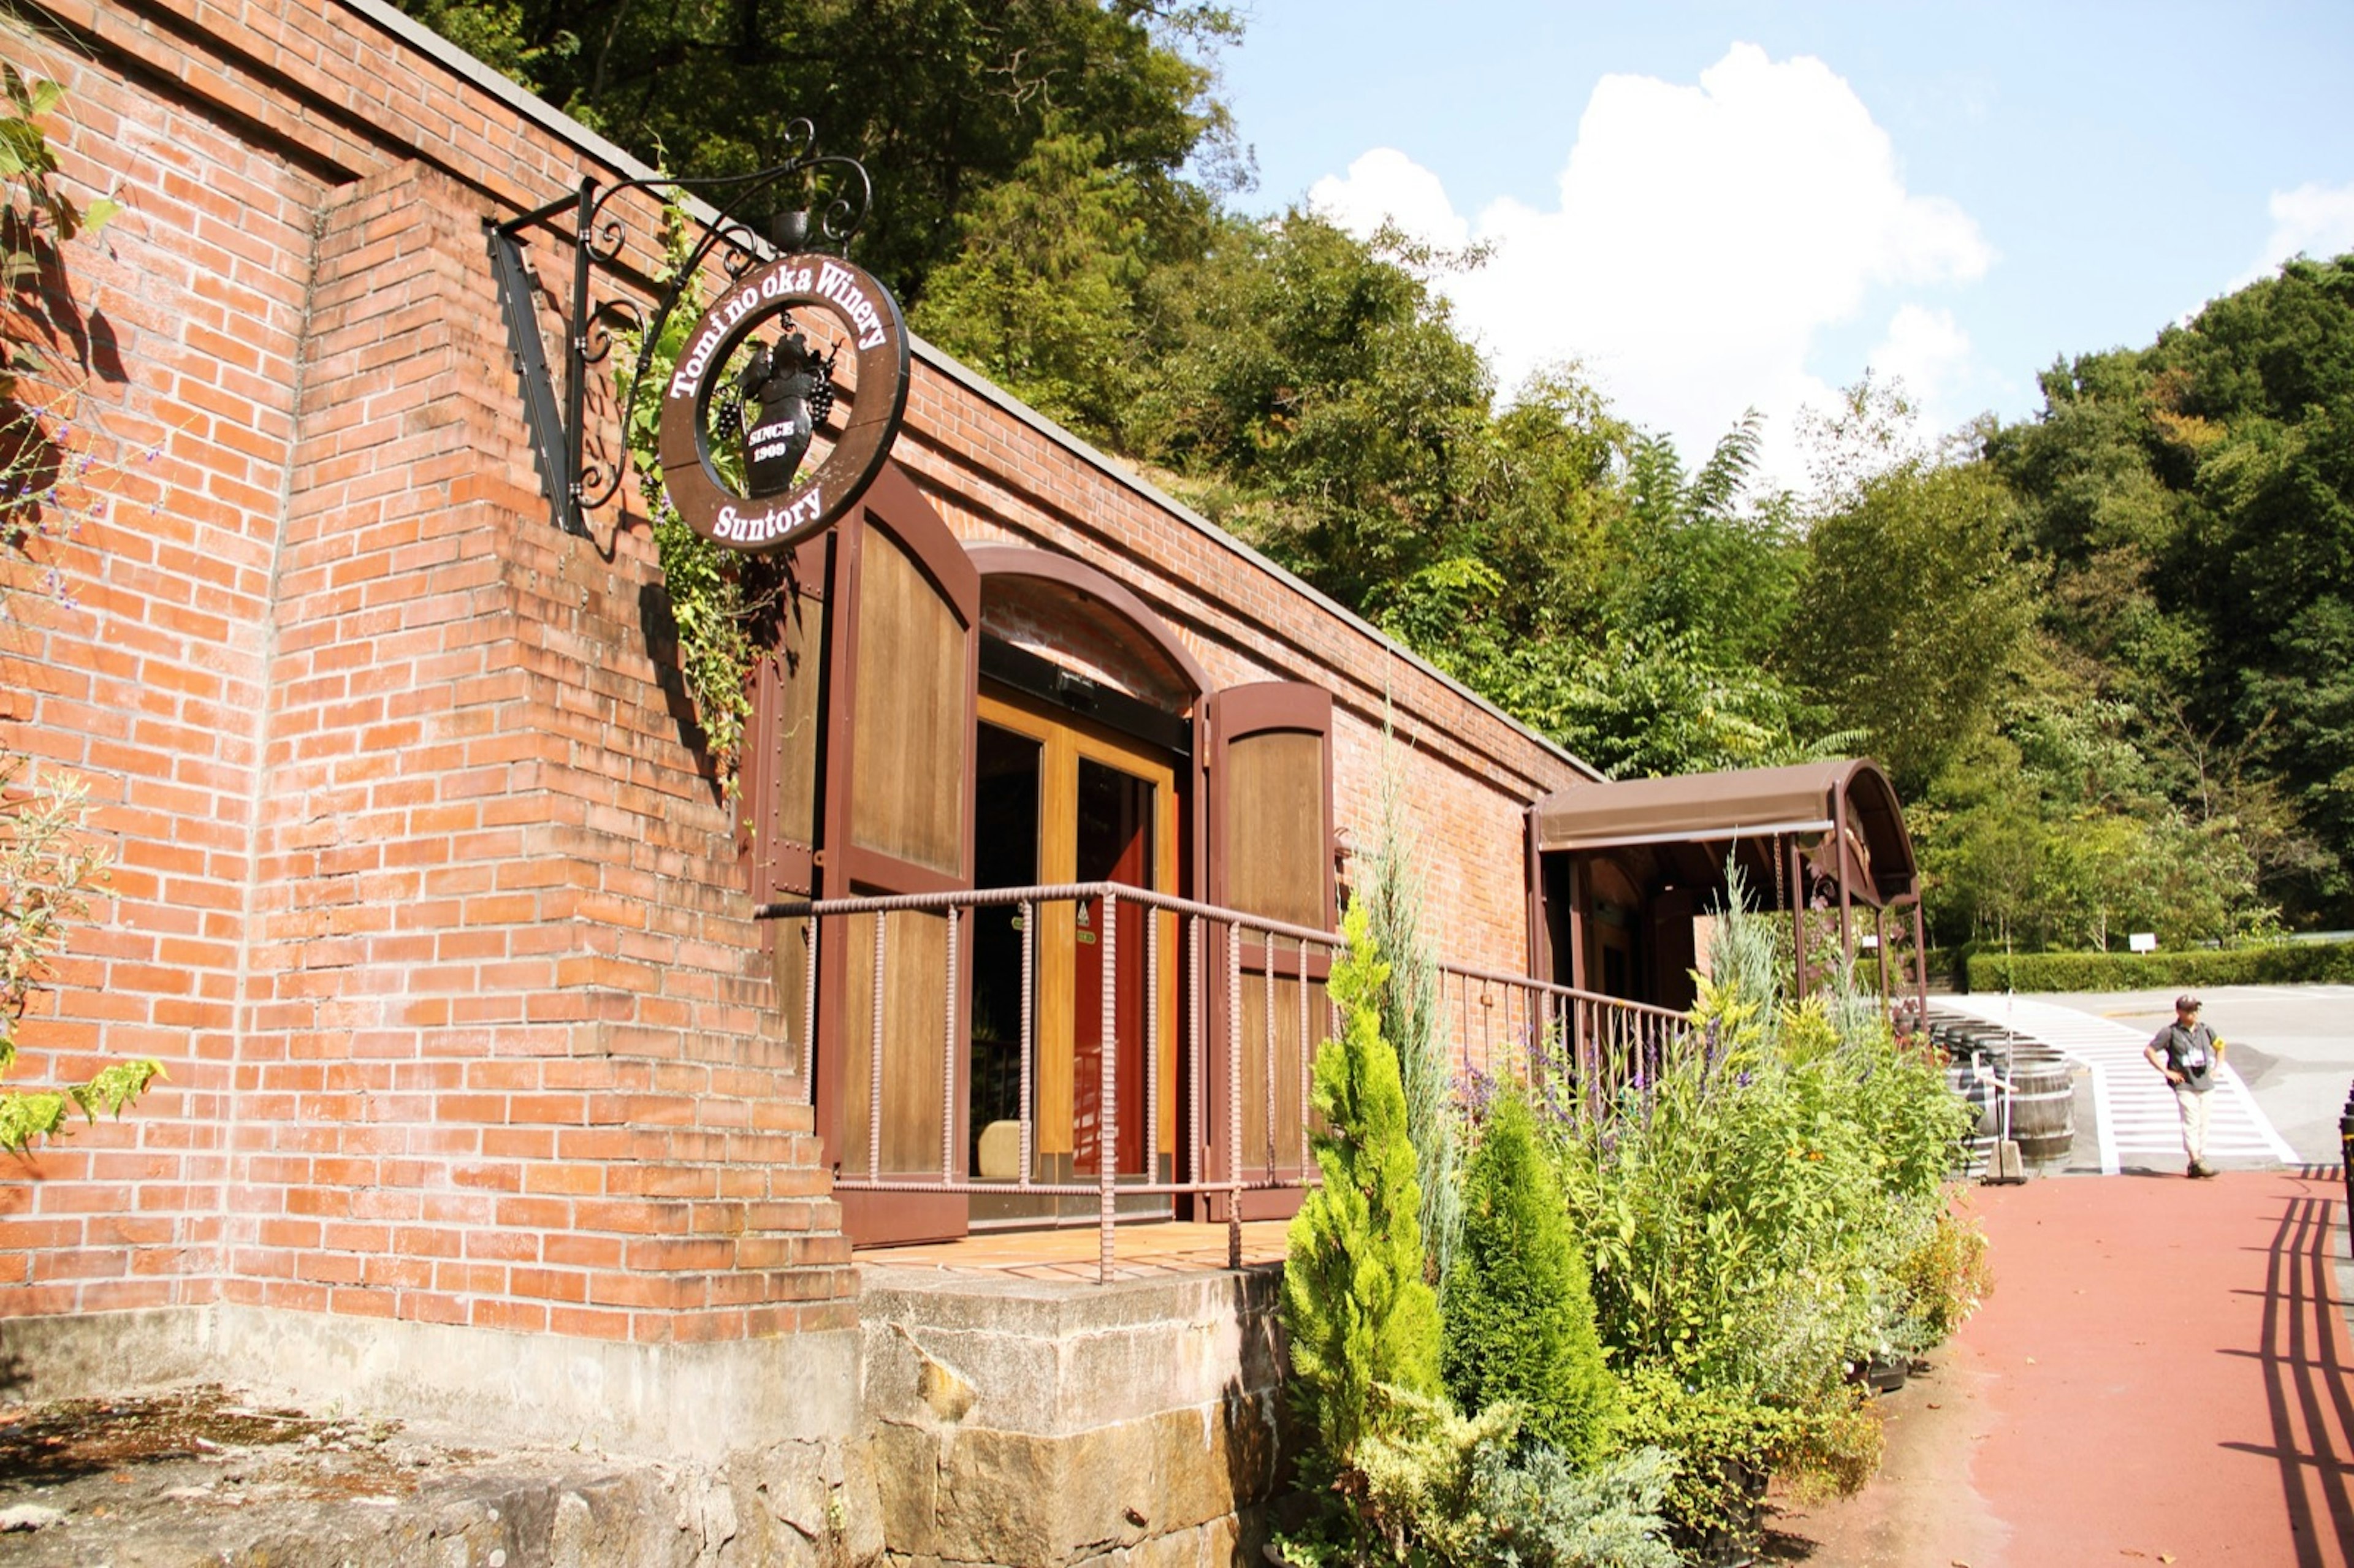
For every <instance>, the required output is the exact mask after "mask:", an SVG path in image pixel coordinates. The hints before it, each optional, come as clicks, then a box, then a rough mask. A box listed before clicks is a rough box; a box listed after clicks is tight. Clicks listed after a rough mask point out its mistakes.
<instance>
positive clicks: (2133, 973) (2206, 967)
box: [1966, 942, 2354, 991]
mask: <svg viewBox="0 0 2354 1568" xmlns="http://www.w3.org/2000/svg"><path fill="white" fill-rule="evenodd" d="M1966 967H1967V977H1968V989H1969V990H1971V991H2165V990H2169V989H2171V988H2173V987H2176V986H2218V985H2298V984H2313V983H2329V984H2337V985H2345V984H2348V983H2349V982H2354V942H2279V943H2267V944H2265V945H2264V946H2262V947H2252V948H2188V949H2184V950H2181V951H2177V952H2167V953H1973V954H1971V955H1970V958H1969V962H1968V964H1967V966H1966Z"/></svg>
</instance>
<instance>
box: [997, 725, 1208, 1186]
mask: <svg viewBox="0 0 2354 1568" xmlns="http://www.w3.org/2000/svg"><path fill="white" fill-rule="evenodd" d="M979 720H980V722H979V725H978V734H977V737H976V738H977V747H976V757H977V762H978V766H977V768H976V775H977V778H976V786H975V788H976V794H975V800H974V806H975V810H974V815H973V825H974V851H975V853H974V883H975V885H976V886H978V887H981V888H996V887H1021V886H1029V885H1052V884H1057V883H1072V882H1115V883H1123V884H1126V885H1129V886H1134V887H1142V888H1151V889H1156V890H1168V891H1173V890H1174V889H1175V887H1176V885H1177V815H1176V812H1177V800H1176V782H1175V774H1174V769H1173V767H1172V759H1169V758H1162V757H1161V756H1159V755H1156V754H1155V753H1154V752H1153V751H1152V750H1151V749H1150V748H1149V747H1141V746H1140V745H1139V744H1137V743H1136V742H1133V741H1130V740H1128V739H1126V738H1125V737H1122V736H1118V735H1115V734H1113V733H1111V732H1109V731H1107V730H1103V729H1101V728H1100V727H1098V726H1094V725H1091V724H1089V723H1088V722H1087V720H1085V719H1083V718H1081V717H1080V716H1079V715H1076V714H1071V713H1067V712H1064V711H1061V710H1057V709H1055V708H1053V707H1051V706H1048V705H1044V704H1042V703H1037V702H1035V701H1034V700H1031V699H1027V698H1014V697H1013V696H1010V695H997V694H990V693H987V692H984V693H983V694H981V701H980V706H979ZM1031 918H1032V919H1034V921H1035V922H1036V927H1037V928H1036V930H1035V931H1034V932H1029V931H1025V930H1024V928H1023V924H1022V920H1023V916H1022V913H1021V910H1020V908H1019V906H1002V907H997V908H984V909H981V910H980V911H978V912H977V913H976V914H975V916H974V918H973V930H972V946H971V952H972V966H971V975H970V983H971V986H972V1007H971V1019H972V1031H971V1061H970V1080H969V1081H970V1091H969V1093H970V1102H969V1107H968V1108H969V1110H970V1139H971V1147H970V1150H968V1154H969V1157H970V1166H969V1169H970V1171H971V1172H972V1174H973V1175H974V1177H975V1178H976V1179H980V1180H984V1181H1005V1180H1011V1179H1013V1178H1014V1177H1015V1176H1016V1175H1017V1174H1018V1173H1019V1172H1020V1171H1021V1168H1022V1166H1021V1116H1022V1108H1023V1097H1022V1073H1021V1041H1022V1007H1023V980H1022V961H1023V944H1024V941H1025V939H1026V938H1034V941H1035V947H1034V970H1033V974H1032V977H1031V985H1030V998H1031V1031H1032V1056H1031V1075H1030V1098H1029V1106H1030V1111H1031V1117H1032V1124H1031V1160H1030V1171H1031V1175H1032V1177H1033V1179H1034V1180H1036V1181H1090V1180H1093V1179H1094V1178H1095V1177H1097V1175H1098V1174H1099V1172H1100V1171H1101V1170H1102V1165H1101V1160H1102V1159H1103V1157H1104V1143H1105V1139H1104V1138H1103V1123H1104V1114H1103V1113H1104V1102H1103V1059H1104V1045H1105V1041H1104V1022H1105V1012H1104V1005H1103V1002H1104V993H1103V987H1104V983H1105V980H1106V978H1107V977H1106V969H1105V965H1104V963H1103V953H1104V950H1105V947H1106V943H1105V937H1106V935H1107V932H1106V931H1105V928H1104V910H1103V900H1102V899H1101V898H1100V897H1097V898H1089V899H1087V900H1084V901H1063V902H1059V903H1052V904H1045V905H1042V906H1036V907H1034V910H1033V912H1032V915H1031ZM1154 921H1158V922H1159V923H1160V926H1161V930H1160V942H1161V964H1160V969H1161V974H1160V977H1159V980H1160V983H1159V985H1158V986H1157V987H1155V986H1152V985H1151V984H1150V966H1149V965H1148V962H1147V948H1148V945H1149V938H1150V932H1151V924H1152V922H1154ZM1118 922H1119V925H1118V929H1117V930H1116V931H1115V932H1112V933H1109V934H1110V935H1111V936H1113V937H1114V938H1115V940H1114V941H1113V942H1112V943H1111V944H1110V946H1111V948H1112V949H1113V964H1112V966H1111V969H1110V975H1109V979H1110V980H1111V983H1112V987H1113V991H1112V1009H1111V1025H1112V1032H1113V1039H1114V1041H1115V1042H1116V1044H1117V1048H1116V1050H1115V1051H1114V1053H1113V1072H1114V1089H1115V1093H1116V1097H1117V1098H1116V1104H1117V1107H1118V1113H1117V1117H1116V1118H1115V1127H1116V1132H1115V1136H1114V1138H1113V1139H1112V1140H1111V1157H1112V1160H1113V1170H1114V1171H1115V1172H1116V1173H1117V1174H1118V1175H1119V1176H1122V1177H1127V1178H1132V1179H1139V1180H1141V1179H1143V1178H1145V1177H1146V1176H1147V1175H1148V1174H1150V1173H1151V1172H1153V1171H1167V1170H1169V1169H1170V1168H1171V1166H1172V1160H1173V1151H1174V1150H1175V1147H1176V1118H1175V1115H1174V1107H1175V1094H1174V1090H1175V1084H1176V1038H1177V1034H1176V998H1177V984H1176V978H1177V968H1178V966H1177V957H1178V955H1177V946H1176V929H1177V927H1176V922H1175V918H1174V916H1169V915H1165V914H1155V913H1152V912H1149V911H1147V910H1145V909H1144V908H1142V907H1141V906H1139V905H1137V904H1135V903H1132V902H1128V901H1122V903H1121V904H1120V906H1119V914H1118ZM1149 1025H1157V1029H1158V1038H1159V1043H1160V1050H1159V1068H1160V1070H1159V1072H1158V1073H1157V1074H1155V1075H1152V1076H1154V1077H1157V1079H1158V1082H1157V1083H1153V1084H1151V1085H1150V1089H1148V1072H1147V1061H1146V1041H1147V1038H1148V1034H1149V1033H1150V1029H1149V1027H1148V1026H1149ZM1148 1093H1150V1095H1151V1096H1152V1097H1153V1098H1154V1100H1155V1102H1156V1103H1155V1104H1154V1106H1153V1107H1152V1108H1153V1109H1154V1110H1155V1112H1156V1113H1157V1114H1156V1115H1155V1117H1154V1118H1153V1126H1152V1127H1151V1128H1150V1132H1151V1135H1152V1136H1151V1137H1150V1142H1151V1143H1152V1144H1153V1145H1154V1146H1155V1147H1153V1148H1152V1149H1151V1150H1149V1151H1148V1150H1147V1147H1146V1145H1147V1142H1148V1128H1147V1118H1146V1110H1147V1095H1148ZM1121 1209H1122V1212H1123V1213H1130V1212H1133V1213H1139V1214H1143V1213H1167V1212H1168V1209H1169V1204H1168V1202H1167V1201H1166V1200H1165V1199H1155V1200H1150V1201H1147V1200H1145V1199H1143V1198H1141V1197H1140V1198H1138V1199H1135V1200H1129V1201H1125V1202H1122V1204H1121ZM1095 1213H1096V1201H1095V1200H1093V1199H1089V1198H1064V1199H1060V1200H1055V1199H1045V1198H1021V1197H1017V1196H1012V1195H1000V1194H995V1193H991V1194H984V1195H978V1196H976V1197H975V1198H974V1199H973V1200H972V1209H971V1217H972V1220H973V1222H974V1223H975V1224H991V1223H995V1224H1024V1223H1026V1224H1052V1223H1055V1221H1057V1220H1071V1221H1082V1220H1087V1219H1091V1218H1093V1217H1094V1215H1095Z"/></svg>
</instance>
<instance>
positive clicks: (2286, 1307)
mask: <svg viewBox="0 0 2354 1568" xmlns="http://www.w3.org/2000/svg"><path fill="white" fill-rule="evenodd" d="M2301 1174H2302V1175H2303V1176H2304V1177H2305V1178H2306V1180H2308V1181H2310V1180H2317V1179H2320V1180H2327V1179H2331V1178H2335V1177H2336V1176H2337V1174H2338V1172H2337V1171H2336V1170H2335V1169H2334V1168H2329V1169H2323V1168H2318V1167H2313V1166H2308V1167H2306V1169H2305V1171H2302V1172H2301ZM2342 1202H2343V1200H2342V1199H2338V1198H2335V1197H2328V1198H2324V1197H2295V1198H2290V1199H2289V1200H2288V1201H2287V1202H2285V1204H2284V1205H2283V1207H2282V1211H2281V1216H2280V1222H2279V1224H2278V1227H2277V1228H2276V1230H2275V1231H2274V1236H2273V1244H2272V1247H2271V1251H2270V1255H2269V1260H2268V1266H2267V1271H2266V1276H2265V1281H2264V1334H2263V1338H2262V1340H2260V1342H2259V1344H2258V1348H2257V1350H2256V1352H2255V1355H2256V1360H2257V1361H2258V1363H2259V1365H2260V1366H2261V1368H2262V1370H2263V1372H2264V1401H2265V1404H2266V1406H2267V1409H2268V1410H2269V1413H2270V1414H2271V1417H2272V1438H2273V1440H2272V1444H2271V1446H2269V1447H2263V1446H2257V1445H2255V1444H2249V1443H2232V1442H2225V1443H2223V1444H2222V1445H2221V1446H2223V1447H2225V1448H2234V1449H2238V1450H2240V1451H2242V1452H2243V1453H2250V1454H2255V1455H2259V1456H2261V1457H2264V1458H2268V1459H2270V1460H2272V1461H2273V1462H2274V1464H2275V1465H2276V1466H2277V1467H2279V1470H2280V1485H2281V1498H2282V1501H2283V1503H2284V1505H2285V1507H2286V1509H2287V1511H2288V1520H2289V1529H2290V1531H2291V1532H2292V1534H2293V1535H2294V1537H2295V1540H2296V1548H2297V1557H2296V1561H2297V1568H2337V1564H2338V1563H2343V1562H2345V1561H2346V1559H2347V1557H2348V1556H2349V1555H2354V1486H2349V1480H2354V1463H2349V1459H2348V1457H2347V1456H2348V1455H2349V1453H2354V1441H2349V1440H2350V1439H2354V1398H2349V1395H2348V1393H2347V1388H2346V1373H2347V1370H2348V1368H2347V1363H2346V1361H2345V1358H2344V1354H2343V1347H2344V1344H2345V1330H2344V1319H2343V1308H2342V1306H2341V1305H2340V1303H2339V1301H2338V1295H2337V1292H2336V1290H2335V1289H2334V1288H2333V1287H2334V1285H2335V1283H2336V1277H2337V1256H2336V1250H2337V1240H2338V1235H2339V1234H2340V1233H2339V1229H2338V1224H2337V1216H2338V1210H2339V1209H2340V1207H2341V1204H2342ZM2227 1353H2231V1352H2227ZM2240 1353H2244V1352H2240ZM2330 1540H2335V1541H2336V1542H2337V1543H2338V1553H2337V1554H2336V1555H2334V1556H2332V1555H2329V1554H2327V1553H2325V1552H2324V1550H2323V1546H2322V1543H2323V1542H2326V1541H2330Z"/></svg>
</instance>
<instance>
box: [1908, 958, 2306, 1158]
mask: <svg viewBox="0 0 2354 1568" xmlns="http://www.w3.org/2000/svg"><path fill="white" fill-rule="evenodd" d="M1936 1001H1937V1004H1938V1005H1939V1006H1940V1007H1945V1008H1950V1009H1952V1010H1953V1011H1955V1012H1966V1013H1967V1014H1969V1015H1970V1016H1971V1017H1973V1018H1981V1019H1984V1020H1986V1021H1987V1022H1989V1023H1998V1024H2001V1025H2004V1026H2006V1027H2008V1028H2010V1029H2014V1030H2017V1031H2018V1032H2019V1033H2020V1034H2021V1035H2023V1036H2025V1037H2026V1038H2028V1039H2031V1040H2040V1041H2041V1042H2043V1043H2044V1044H2047V1045H2052V1046H2056V1047H2058V1048H2059V1049H2060V1050H2062V1051H2063V1052H2065V1053H2067V1054H2068V1055H2069V1056H2070V1057H2071V1058H2072V1059H2073V1060H2075V1061H2078V1062H2081V1063H2083V1064H2084V1065H2085V1066H2087V1067H2089V1068H2091V1069H2092V1073H2093V1105H2094V1117H2095V1119H2096V1121H2097V1123H2098V1126H2097V1127H2096V1128H2094V1131H2095V1133H2096V1136H2097V1137H2098V1138H2099V1140H2100V1156H2101V1170H2102V1171H2104V1172H2105V1173H2106V1174H2109V1175H2115V1174H2116V1173H2117V1172H2118V1171H2121V1170H2128V1169H2141V1170H2149V1171H2180V1170H2181V1169H2182V1162H2183V1161H2182V1124H2181V1121H2180V1119H2179V1118H2178V1116H2177V1115H2176V1112H2175V1107H2174V1096H2173V1093H2172V1092H2171V1091H2170V1090H2168V1088H2167V1086H2166V1080H2165V1079H2163V1078H2161V1077H2159V1076H2158V1074H2156V1073H2155V1072H2152V1071H2151V1070H2150V1065H2149V1062H2148V1060H2147V1058H2145V1057H2144V1056H2143V1055H2142V1054H2141V1053H2142V1047H2144V1046H2145V1045H2147V1044H2149V1037H2150V1034H2151V1033H2153V1032H2152V1031H2150V1030H2144V1029H2136V1028H2133V1027H2130V1026H2128V1025H2126V1024H2123V1023H2119V1022H2115V1020H2112V1019H2107V1018H2096V1017H2094V1016H2092V1015H2091V1014H2089V1013H2085V1012H2078V1011H2077V1010H2075V1009H2073V1008H2068V1007H2060V1006H2057V1005H2054V1004H2053V1003H2052V1002H2048V1001H2032V1000H2031V999H2029V998H2027V997H2012V996H2000V995H1988V996H1955V997H1939V998H1937V999H1936ZM2208 1098H2209V1102H2210V1104H2209V1107H2208V1113H2207V1115H2208V1121H2207V1155H2208V1158H2209V1159H2210V1160H2213V1161H2215V1162H2216V1163H2218V1164H2223V1165H2233V1164H2262V1165H2267V1166H2269V1165H2274V1164H2286V1163H2293V1162H2294V1161H2295V1160H2296V1151H2295V1150H2292V1149H2290V1148H2289V1146H2288V1144H2287V1143H2286V1142H2285V1141H2284V1140H2283V1139H2282V1138H2281V1136H2280V1134H2279V1133H2278V1132H2276V1131H2274V1129H2273V1124H2272V1123H2271V1121H2269V1120H2268V1119H2266V1118H2265V1116H2264V1111H2263V1110H2262V1109H2261V1108H2259V1107H2258V1106H2257V1104H2256V1101H2255V1097H2253V1095H2251V1094H2249V1093H2248V1086H2247V1085H2246V1084H2245V1083H2244V1082H2243V1081H2242V1079H2241V1077H2240V1075H2239V1074H2238V1072H2236V1071H2235V1070H2234V1069H2233V1068H2232V1065H2231V1062H2230V1060H2229V1057H2228V1054H2227V1056H2226V1059H2225V1061H2224V1062H2223V1064H2222V1065H2221V1066H2220V1067H2219V1068H2218V1069H2217V1071H2216V1075H2215V1088H2214V1091H2213V1092H2212V1093H2211V1095H2210V1096H2209V1097H2208Z"/></svg>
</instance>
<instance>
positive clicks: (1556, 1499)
mask: <svg viewBox="0 0 2354 1568" xmlns="http://www.w3.org/2000/svg"><path fill="white" fill-rule="evenodd" d="M1380 1397H1381V1400H1382V1406H1383V1408H1382V1410H1381V1418H1380V1419H1379V1420H1378V1421H1377V1422H1376V1424H1375V1427H1374V1430H1373V1432H1372V1433H1371V1434H1370V1435H1369V1436H1367V1439H1366V1441H1365V1443H1364V1445H1363V1447H1362V1449H1361V1451H1360V1452H1361V1457H1362V1459H1363V1470H1362V1471H1361V1472H1359V1474H1358V1477H1357V1478H1356V1482H1355V1484H1354V1486H1353V1487H1352V1488H1351V1489H1335V1490H1330V1491H1327V1492H1325V1493H1323V1494H1321V1496H1320V1499H1319V1501H1320V1504H1321V1506H1320V1508H1319V1509H1318V1510H1317V1511H1316V1512H1315V1513H1314V1514H1313V1515H1312V1516H1311V1517H1310V1519H1309V1520H1308V1521H1307V1523H1306V1527H1305V1528H1304V1529H1301V1530H1299V1531H1297V1532H1296V1533H1291V1534H1288V1535H1284V1536H1279V1537H1278V1540H1277V1542H1276V1548H1277V1552H1278V1558H1277V1560H1278V1561H1279V1562H1283V1563H1294V1564H1300V1565H1303V1568H1308V1565H1316V1568H1322V1565H1331V1568H1343V1565H1348V1568H1354V1565H1359V1564H1364V1563H1376V1562H1388V1563H1418V1564H1427V1565H1430V1568H1441V1565H1459V1568H1491V1565H1493V1564H1499V1563H1502V1564H1513V1563H1522V1564H1531V1565H1536V1564H1543V1565H1546V1568H1673V1564H1674V1563H1676V1562H1677V1557H1676V1553H1675V1552H1674V1550H1673V1549H1672V1548H1671V1547H1670V1545H1669V1544H1668V1542H1667V1539H1666V1526H1665V1524H1664V1522H1663V1520H1661V1519H1660V1517H1659V1515H1660V1509H1661V1505H1662V1500H1663V1499H1664V1497H1665V1495H1666V1493H1667V1490H1668V1488H1669V1486H1670V1481H1671V1479H1672V1478H1673V1476H1674V1473H1675V1462H1674V1461H1673V1460H1672V1459H1670V1457H1669V1456H1668V1455H1667V1454H1665V1453H1664V1452H1662V1451H1661V1450H1660V1449H1659V1448H1656V1447H1641V1448H1638V1449H1635V1450H1633V1451H1632V1452H1629V1453H1625V1454H1616V1455H1612V1456H1610V1457H1606V1458H1602V1459H1597V1460H1595V1461H1593V1462H1592V1463H1589V1464H1585V1465H1575V1464H1572V1463H1571V1462H1570V1461H1569V1460H1568V1459H1567V1458H1565V1457H1564V1456H1562V1455H1560V1454H1558V1453H1556V1452H1555V1451H1553V1449H1551V1448H1547V1447H1544V1446H1542V1445H1538V1446H1528V1445H1526V1444H1522V1443H1520V1442H1518V1441H1516V1438H1517V1435H1518V1431H1519V1425H1520V1421H1519V1414H1518V1412H1516V1411H1515V1410H1514V1409H1513V1407H1512V1406H1511V1405H1509V1404H1498V1405H1492V1406H1490V1408H1488V1409H1487V1410H1485V1411H1483V1412H1481V1413H1480V1414H1479V1415H1478V1416H1476V1417H1473V1418H1470V1419H1466V1418H1465V1417H1463V1416H1461V1415H1458V1414H1456V1413H1455V1411H1454V1410H1453V1409H1452V1408H1450V1407H1449V1406H1447V1404H1445V1403H1444V1402H1441V1401H1433V1400H1427V1399H1423V1398H1420V1397H1418V1396H1416V1395H1412V1394H1405V1393H1398V1392H1395V1391H1384V1393H1382V1395H1381V1396H1380Z"/></svg>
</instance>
